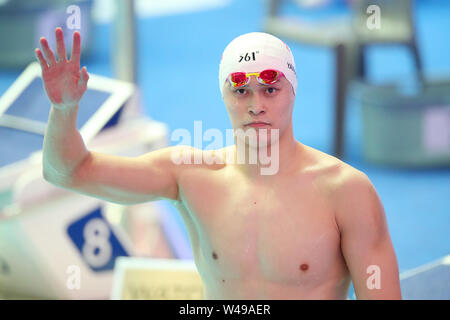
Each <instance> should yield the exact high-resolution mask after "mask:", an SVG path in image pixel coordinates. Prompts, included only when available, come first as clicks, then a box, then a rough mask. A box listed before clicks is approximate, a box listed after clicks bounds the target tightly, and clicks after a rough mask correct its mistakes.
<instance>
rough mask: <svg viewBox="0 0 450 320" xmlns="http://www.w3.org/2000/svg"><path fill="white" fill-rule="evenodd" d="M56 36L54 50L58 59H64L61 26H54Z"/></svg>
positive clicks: (64, 47)
mask: <svg viewBox="0 0 450 320" xmlns="http://www.w3.org/2000/svg"><path fill="white" fill-rule="evenodd" d="M55 36H56V52H57V53H58V60H59V61H66V60H67V55H66V46H65V45H64V34H63V31H62V29H61V28H59V27H58V28H56V30H55Z"/></svg>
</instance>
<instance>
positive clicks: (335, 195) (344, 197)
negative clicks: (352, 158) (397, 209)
mask: <svg viewBox="0 0 450 320" xmlns="http://www.w3.org/2000/svg"><path fill="white" fill-rule="evenodd" d="M338 171H339V173H338V174H337V176H336V179H335V184H334V188H333V192H332V193H331V197H332V203H333V207H334V212H335V218H336V222H337V224H338V227H339V229H340V230H341V231H342V230H344V229H349V228H353V227H356V228H360V227H361V228H362V227H363V226H371V228H372V229H373V230H376V229H380V230H381V229H383V228H384V225H385V212H384V208H383V205H382V202H381V200H380V197H379V196H378V193H377V191H376V189H375V187H374V185H373V183H372V181H371V180H370V179H369V177H368V176H367V175H366V174H365V173H364V172H362V171H360V170H358V169H356V168H353V167H351V166H350V165H348V164H344V165H341V166H340V170H338ZM362 229H364V228H362Z"/></svg>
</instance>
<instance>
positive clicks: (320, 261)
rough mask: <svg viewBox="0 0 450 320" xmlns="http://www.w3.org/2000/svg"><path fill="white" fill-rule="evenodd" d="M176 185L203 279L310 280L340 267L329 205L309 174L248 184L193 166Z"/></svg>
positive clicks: (321, 278)
mask: <svg viewBox="0 0 450 320" xmlns="http://www.w3.org/2000/svg"><path fill="white" fill-rule="evenodd" d="M194 186H195V188H194ZM180 188H181V190H180V191H181V194H182V199H183V206H184V208H185V211H186V212H185V217H184V219H185V222H186V226H187V228H188V232H189V235H190V238H191V243H192V246H193V251H194V256H195V260H196V263H197V266H198V268H199V272H200V274H201V275H202V278H203V279H204V280H206V281H207V282H208V281H209V282H210V283H214V284H220V283H226V282H227V281H228V282H233V281H253V280H255V281H260V280H264V281H268V282H273V283H278V284H283V285H294V286H295V285H305V286H317V285H319V284H320V283H322V282H324V281H326V280H327V279H331V278H336V277H338V276H339V274H341V273H342V271H343V268H342V256H341V252H340V236H339V232H338V229H337V226H336V224H335V220H334V213H333V208H332V206H331V205H330V204H329V202H328V200H327V194H326V191H324V190H322V189H321V187H320V185H318V184H317V183H316V182H315V181H314V179H313V177H312V176H310V177H306V178H305V179H303V180H302V179H296V178H295V177H292V178H288V179H280V180H278V181H274V182H273V183H269V184H261V183H259V184H254V183H249V182H247V181H244V180H239V179H236V178H235V177H230V176H220V175H217V176H214V175H212V176H208V175H207V174H205V175H203V174H199V172H197V174H196V175H193V176H190V177H186V180H184V182H183V181H182V183H181V184H180Z"/></svg>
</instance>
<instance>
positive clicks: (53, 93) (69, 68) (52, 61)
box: [35, 28, 89, 109]
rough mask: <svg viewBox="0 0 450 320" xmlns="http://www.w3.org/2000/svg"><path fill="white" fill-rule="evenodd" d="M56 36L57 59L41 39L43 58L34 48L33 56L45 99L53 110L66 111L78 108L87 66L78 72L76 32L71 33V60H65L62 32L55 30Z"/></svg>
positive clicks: (84, 87)
mask: <svg viewBox="0 0 450 320" xmlns="http://www.w3.org/2000/svg"><path fill="white" fill-rule="evenodd" d="M55 35H56V52H57V55H58V59H56V58H55V56H54V54H53V52H52V50H51V49H50V47H49V46H48V42H47V39H45V38H44V37H42V38H41V39H40V44H41V48H42V50H43V52H44V55H43V54H42V52H41V50H39V49H36V50H35V53H36V57H37V58H38V60H39V63H40V65H41V68H42V79H43V81H44V88H45V91H46V92H47V96H48V98H49V99H50V101H51V102H52V104H53V106H55V107H56V108H58V109H67V108H71V107H74V106H76V105H78V102H79V101H80V100H81V97H82V96H83V94H84V92H85V91H86V88H87V82H88V79H89V75H88V73H87V70H86V67H83V69H81V70H80V53H81V44H80V43H81V37H80V33H79V32H78V31H75V32H74V33H73V44H72V54H71V56H70V60H67V55H66V48H65V45H64V35H63V31H62V29H61V28H56V30H55ZM44 56H45V58H44Z"/></svg>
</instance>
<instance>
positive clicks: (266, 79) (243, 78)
mask: <svg viewBox="0 0 450 320" xmlns="http://www.w3.org/2000/svg"><path fill="white" fill-rule="evenodd" d="M250 76H256V79H257V80H258V82H259V83H261V84H265V85H270V84H274V83H275V82H277V81H278V80H279V79H280V78H281V77H283V76H284V74H283V72H281V71H278V70H275V69H267V70H264V71H261V72H250V73H245V72H233V73H231V74H230V75H229V76H228V81H229V82H230V84H231V86H232V87H233V88H237V87H242V86H245V85H246V84H248V83H249V82H250Z"/></svg>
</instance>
